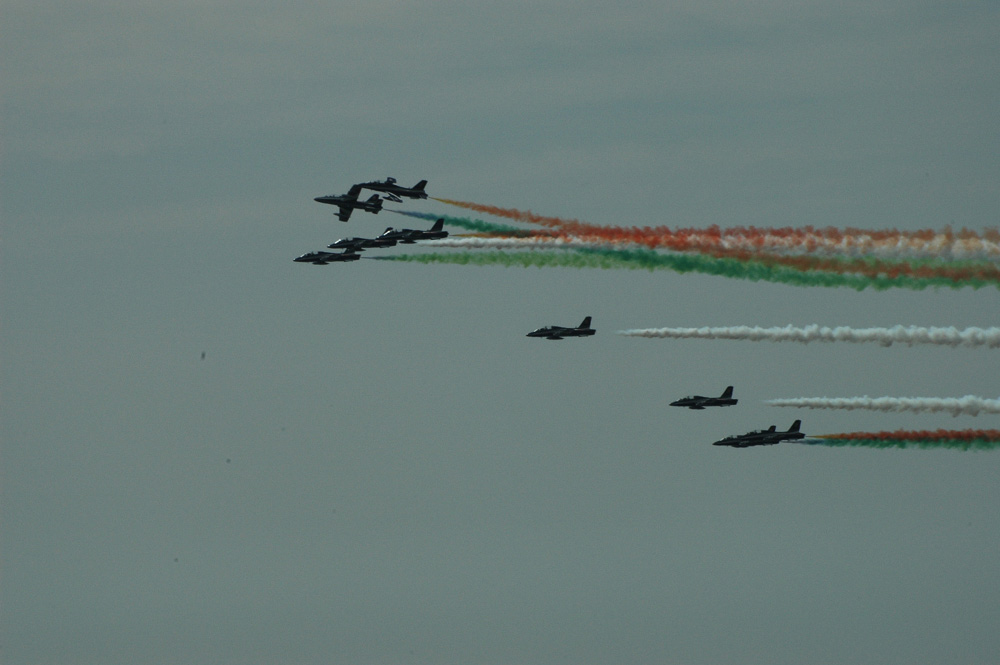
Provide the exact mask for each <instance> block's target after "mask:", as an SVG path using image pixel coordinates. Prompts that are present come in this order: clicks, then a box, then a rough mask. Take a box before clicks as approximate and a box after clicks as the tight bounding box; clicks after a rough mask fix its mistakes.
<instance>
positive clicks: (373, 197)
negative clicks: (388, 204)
mask: <svg viewBox="0 0 1000 665" xmlns="http://www.w3.org/2000/svg"><path fill="white" fill-rule="evenodd" d="M380 200H381V199H379V197H378V194H372V195H371V196H370V197H368V203H377V202H378V201H380Z"/></svg>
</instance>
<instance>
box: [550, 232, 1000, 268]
mask: <svg viewBox="0 0 1000 665" xmlns="http://www.w3.org/2000/svg"><path fill="white" fill-rule="evenodd" d="M559 231H560V232H561V233H566V234H572V235H575V236H579V237H583V238H586V239H589V240H599V239H600V240H606V241H608V242H613V243H624V244H637V245H642V246H645V247H648V248H650V249H672V250H674V251H681V252H715V251H724V252H752V253H758V252H771V253H776V254H793V255H803V254H826V255H830V256H840V257H845V258H850V257H854V258H861V257H869V258H875V257H878V258H884V259H914V258H938V259H947V260H950V261H954V260H969V261H973V260H979V261H989V262H996V261H998V260H1000V242H997V240H998V238H997V237H995V236H997V235H998V234H997V232H996V231H995V230H989V231H987V232H985V233H984V235H985V236H986V238H980V237H979V236H978V235H976V234H975V233H974V232H972V231H967V230H963V231H961V232H959V234H957V235H956V234H954V233H953V232H951V231H950V230H948V229H946V230H944V231H915V232H902V231H896V230H891V231H866V230H861V229H846V230H844V231H841V230H839V229H833V228H828V229H819V230H817V229H813V228H811V227H805V228H804V229H792V228H784V229H765V228H755V227H749V228H744V227H734V228H729V229H720V228H719V227H710V228H708V229H670V228H667V227H655V228H650V227H645V228H638V227H614V226H597V225H592V224H582V223H579V222H574V223H567V224H565V225H563V226H562V227H560V228H559Z"/></svg>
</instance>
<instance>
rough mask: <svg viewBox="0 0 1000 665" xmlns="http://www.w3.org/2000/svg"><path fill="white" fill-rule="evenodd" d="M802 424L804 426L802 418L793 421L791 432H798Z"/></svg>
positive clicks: (789, 429)
mask: <svg viewBox="0 0 1000 665" xmlns="http://www.w3.org/2000/svg"><path fill="white" fill-rule="evenodd" d="M801 426H802V421H801V420H796V421H795V422H794V423H792V426H791V427H789V428H788V431H789V432H798V431H799V427H801Z"/></svg>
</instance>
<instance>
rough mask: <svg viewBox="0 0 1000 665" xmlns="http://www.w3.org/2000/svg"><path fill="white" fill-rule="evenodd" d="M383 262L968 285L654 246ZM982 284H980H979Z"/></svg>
mask: <svg viewBox="0 0 1000 665" xmlns="http://www.w3.org/2000/svg"><path fill="white" fill-rule="evenodd" d="M371 258H373V259H376V260H380V261H411V262H418V263H450V264H455V265H502V266H521V267H530V266H535V267H552V266H562V267H569V268H604V269H609V268H624V269H633V270H650V271H652V270H672V271H674V272H678V273H688V272H698V273H703V274H708V275H718V276H721V277H730V278H733V279H747V280H752V281H768V282H775V283H778V284H788V285H791V286H826V287H838V286H844V287H848V288H852V289H855V290H858V291H861V290H863V289H866V288H872V289H875V290H885V289H890V288H909V289H918V290H919V289H925V288H927V287H929V286H950V287H951V288H961V287H962V286H967V285H965V284H958V283H956V282H953V281H951V280H947V279H941V278H937V279H931V278H913V277H906V276H895V277H889V276H881V277H874V278H872V277H864V276H859V275H840V274H836V273H822V272H801V271H798V270H794V269H792V268H785V267H781V266H773V265H766V264H763V263H761V262H757V261H738V260H735V259H717V258H714V257H708V256H700V255H697V254H661V253H658V252H654V251H652V250H608V249H579V250H577V251H574V252H542V251H529V252H503V251H489V252H463V253H454V254H397V255H392V256H375V257H371ZM976 286H982V285H976Z"/></svg>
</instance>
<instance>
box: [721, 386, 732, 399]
mask: <svg viewBox="0 0 1000 665" xmlns="http://www.w3.org/2000/svg"><path fill="white" fill-rule="evenodd" d="M732 396H733V387H732V386H729V387H727V388H726V389H725V390H723V391H722V399H729V398H731V397H732Z"/></svg>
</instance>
